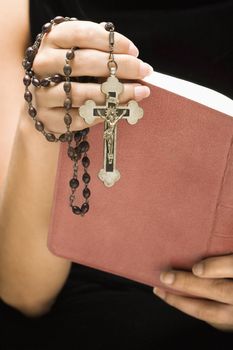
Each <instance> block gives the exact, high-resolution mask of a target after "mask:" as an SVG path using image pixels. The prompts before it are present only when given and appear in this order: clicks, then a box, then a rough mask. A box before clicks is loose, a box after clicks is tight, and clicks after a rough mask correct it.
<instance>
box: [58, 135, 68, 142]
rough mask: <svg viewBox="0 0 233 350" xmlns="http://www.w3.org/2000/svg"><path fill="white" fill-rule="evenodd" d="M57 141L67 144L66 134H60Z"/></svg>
mask: <svg viewBox="0 0 233 350" xmlns="http://www.w3.org/2000/svg"><path fill="white" fill-rule="evenodd" d="M59 141H61V142H67V134H61V135H60V136H59Z"/></svg>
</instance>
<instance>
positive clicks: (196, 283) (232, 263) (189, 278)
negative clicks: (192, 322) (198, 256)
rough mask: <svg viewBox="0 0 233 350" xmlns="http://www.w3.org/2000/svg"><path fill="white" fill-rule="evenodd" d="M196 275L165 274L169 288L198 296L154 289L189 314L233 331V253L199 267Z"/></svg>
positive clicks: (223, 329) (208, 261)
mask: <svg viewBox="0 0 233 350" xmlns="http://www.w3.org/2000/svg"><path fill="white" fill-rule="evenodd" d="M192 272H193V273H191V272H183V271H169V272H162V273H161V276H160V279H161V282H163V283H165V282H166V281H167V283H166V284H167V285H168V286H169V288H174V290H176V291H179V292H187V293H190V294H192V295H196V296H197V298H191V297H184V296H180V295H175V294H173V293H170V292H165V291H164V290H162V289H159V288H154V293H155V294H156V295H158V296H159V297H160V298H162V299H163V300H164V301H166V302H167V303H168V304H170V305H172V306H174V307H175V308H177V309H179V310H181V311H183V312H185V313H186V314H188V315H190V316H193V317H196V318H198V319H200V320H202V321H205V322H207V323H209V324H210V325H212V326H213V327H215V328H217V329H219V330H222V331H228V332H232V331H233V280H232V278H233V254H231V255H226V256H219V257H211V258H207V259H205V260H203V261H202V262H201V263H199V264H195V265H194V266H193V268H192Z"/></svg>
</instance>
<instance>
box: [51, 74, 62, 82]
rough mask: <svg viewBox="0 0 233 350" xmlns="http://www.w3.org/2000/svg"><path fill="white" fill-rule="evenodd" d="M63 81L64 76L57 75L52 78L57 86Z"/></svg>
mask: <svg viewBox="0 0 233 350" xmlns="http://www.w3.org/2000/svg"><path fill="white" fill-rule="evenodd" d="M62 80H63V78H62V76H61V75H60V74H55V75H53V76H52V77H51V81H52V82H53V83H55V84H59V83H61V82H62Z"/></svg>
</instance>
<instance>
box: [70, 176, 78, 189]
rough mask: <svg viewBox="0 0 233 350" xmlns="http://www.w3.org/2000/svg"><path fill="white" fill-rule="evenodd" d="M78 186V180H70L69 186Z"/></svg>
mask: <svg viewBox="0 0 233 350" xmlns="http://www.w3.org/2000/svg"><path fill="white" fill-rule="evenodd" d="M78 186H79V181H78V180H77V179H75V178H73V179H71V180H70V187H71V188H77V187H78Z"/></svg>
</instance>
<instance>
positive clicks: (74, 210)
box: [72, 206, 82, 215]
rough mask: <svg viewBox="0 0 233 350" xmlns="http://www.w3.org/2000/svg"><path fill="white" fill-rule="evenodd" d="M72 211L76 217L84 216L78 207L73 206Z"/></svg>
mask: <svg viewBox="0 0 233 350" xmlns="http://www.w3.org/2000/svg"><path fill="white" fill-rule="evenodd" d="M72 211H73V213H74V214H76V215H81V214H82V210H81V209H80V208H79V207H77V206H72Z"/></svg>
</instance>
